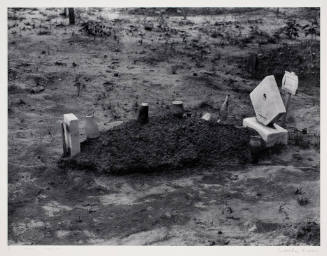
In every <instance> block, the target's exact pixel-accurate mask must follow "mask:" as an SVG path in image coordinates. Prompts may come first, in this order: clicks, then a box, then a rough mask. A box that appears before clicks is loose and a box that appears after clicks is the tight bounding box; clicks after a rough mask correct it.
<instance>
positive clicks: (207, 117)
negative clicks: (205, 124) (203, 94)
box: [201, 112, 211, 121]
mask: <svg viewBox="0 0 327 256" xmlns="http://www.w3.org/2000/svg"><path fill="white" fill-rule="evenodd" d="M201 118H202V119H203V120H206V121H210V119H211V114H210V113H208V112H207V113H205V114H204V115H203V116H202V117H201Z"/></svg>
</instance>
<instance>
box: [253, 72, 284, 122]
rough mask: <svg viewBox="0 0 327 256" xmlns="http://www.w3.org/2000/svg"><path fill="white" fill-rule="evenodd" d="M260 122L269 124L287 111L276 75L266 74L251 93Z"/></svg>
mask: <svg viewBox="0 0 327 256" xmlns="http://www.w3.org/2000/svg"><path fill="white" fill-rule="evenodd" d="M250 98H251V102H252V105H253V109H254V112H255V114H256V117H257V120H258V122H260V123H262V124H263V125H269V124H271V123H273V122H275V121H276V120H277V119H278V118H279V117H280V116H281V115H282V114H284V113H285V112H286V109H285V106H284V103H283V100H282V97H281V95H280V92H279V89H278V87H277V83H276V80H275V77H274V76H266V77H265V78H264V79H263V80H262V81H261V83H260V84H259V85H258V86H257V87H256V88H255V89H254V90H253V91H252V92H251V93H250Z"/></svg>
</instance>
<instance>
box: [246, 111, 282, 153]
mask: <svg viewBox="0 0 327 256" xmlns="http://www.w3.org/2000/svg"><path fill="white" fill-rule="evenodd" d="M243 126H244V127H249V128H252V129H254V130H256V131H257V132H258V133H259V135H260V136H261V138H262V139H263V140H264V141H265V142H266V146H267V147H272V146H274V145H276V144H283V145H287V141H288V132H287V130H286V129H284V128H282V127H280V126H279V125H277V124H274V128H272V127H267V126H265V125H262V124H261V123H259V122H258V120H257V119H256V118H255V117H248V118H244V119H243Z"/></svg>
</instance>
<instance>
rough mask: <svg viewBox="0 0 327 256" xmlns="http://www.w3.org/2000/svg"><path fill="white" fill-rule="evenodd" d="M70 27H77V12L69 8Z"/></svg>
mask: <svg viewBox="0 0 327 256" xmlns="http://www.w3.org/2000/svg"><path fill="white" fill-rule="evenodd" d="M68 13H69V25H75V11H74V8H68Z"/></svg>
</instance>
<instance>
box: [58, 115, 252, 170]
mask: <svg viewBox="0 0 327 256" xmlns="http://www.w3.org/2000/svg"><path fill="white" fill-rule="evenodd" d="M252 134H253V132H252V131H251V130H248V129H246V128H236V127H234V126H232V125H226V124H217V123H214V122H207V121H204V120H201V119H199V118H195V117H189V118H177V117H173V116H165V117H160V116H158V117H151V118H150V121H149V123H147V124H145V125H141V124H139V123H138V122H137V121H136V120H132V121H128V122H126V123H123V124H122V125H120V126H118V127H115V128H114V129H112V130H108V131H105V132H102V133H101V134H100V137H98V138H96V139H91V140H86V141H84V142H82V143H81V153H80V154H79V155H77V156H75V157H73V158H72V159H64V158H62V159H61V160H60V161H59V166H60V167H62V168H74V169H75V168H76V169H88V170H94V171H100V172H106V173H110V174H127V173H133V172H155V171H164V170H173V169H178V168H183V167H193V166H199V165H200V166H208V165H212V164H214V165H215V166H219V165H226V164H240V163H241V164H245V163H247V162H249V161H250V160H251V153H250V149H249V147H248V143H249V140H250V135H252Z"/></svg>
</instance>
